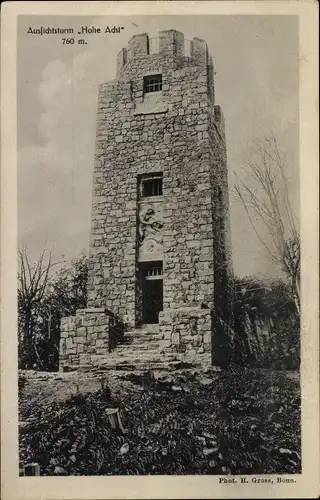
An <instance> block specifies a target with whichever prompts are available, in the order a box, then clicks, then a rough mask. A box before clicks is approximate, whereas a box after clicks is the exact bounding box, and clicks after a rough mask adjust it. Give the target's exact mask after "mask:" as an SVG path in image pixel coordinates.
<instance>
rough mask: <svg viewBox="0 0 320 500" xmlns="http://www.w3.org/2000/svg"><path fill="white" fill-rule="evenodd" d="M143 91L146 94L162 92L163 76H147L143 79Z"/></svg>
mask: <svg viewBox="0 0 320 500" xmlns="http://www.w3.org/2000/svg"><path fill="white" fill-rule="evenodd" d="M143 89H144V93H145V94H148V93H150V92H159V91H160V90H162V75H152V76H145V77H144V79H143Z"/></svg>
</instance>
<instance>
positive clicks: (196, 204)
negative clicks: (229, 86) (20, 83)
mask: <svg viewBox="0 0 320 500" xmlns="http://www.w3.org/2000/svg"><path fill="white" fill-rule="evenodd" d="M186 42H187V41H185V40H184V35H183V33H181V32H179V31H175V30H168V31H162V32H160V33H159V38H157V39H156V40H155V39H149V37H148V35H147V34H141V35H135V36H133V37H132V39H131V40H130V41H129V43H128V46H127V47H126V48H123V49H122V50H121V52H120V53H119V54H118V57H117V78H116V79H115V80H112V81H110V82H107V83H104V84H102V85H101V86H100V91H99V99H98V119H97V135H96V151H95V164H94V180H93V202H92V227H91V243H90V264H89V278H88V304H87V307H88V308H87V309H85V310H79V311H77V314H76V316H73V317H69V318H63V319H62V323H61V341H60V368H61V369H63V368H64V367H65V366H66V365H69V366H70V365H71V366H78V365H82V364H90V363H92V364H95V363H103V362H106V363H110V364H112V362H113V361H112V360H116V359H117V356H118V357H119V356H120V354H119V353H122V356H124V357H125V355H126V353H127V354H129V352H131V351H132V350H134V349H136V351H135V352H136V353H142V352H143V353H145V354H146V355H148V350H149V351H150V352H149V354H150V356H149V358H150V360H151V353H152V354H153V355H154V356H156V355H157V356H156V357H157V359H158V360H159V359H160V360H161V359H171V358H173V357H174V356H175V357H177V359H185V360H190V361H194V362H196V363H197V362H199V363H211V362H213V363H215V362H219V359H218V358H219V356H220V357H221V352H220V351H221V345H220V344H221V338H222V336H223V335H227V334H228V332H227V330H228V318H229V303H230V294H229V289H230V287H229V276H230V275H231V273H232V265H231V245H230V227H229V201H228V181H227V161H226V142H225V130H224V121H223V115H222V111H221V108H220V107H219V106H217V105H215V95H214V81H213V75H214V70H213V64H212V59H211V57H209V55H208V49H207V44H206V43H205V41H203V40H200V39H198V38H194V39H193V40H191V41H189V42H188V43H186ZM155 43H156V44H157V47H156V48H155ZM186 45H187V46H188V48H189V50H188V55H186V51H185V46H186ZM126 338H127V339H129V340H128V342H126ZM130 342H131V344H130ZM219 349H220V351H219ZM219 352H220V354H217V353H219ZM155 353H156V354H155ZM138 357H139V356H138ZM149 358H148V357H146V359H149ZM117 362H118V361H117Z"/></svg>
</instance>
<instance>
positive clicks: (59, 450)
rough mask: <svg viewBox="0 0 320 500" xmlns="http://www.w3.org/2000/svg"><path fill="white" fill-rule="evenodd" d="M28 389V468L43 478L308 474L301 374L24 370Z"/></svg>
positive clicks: (23, 421) (23, 424) (23, 390)
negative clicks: (111, 414)
mask: <svg viewBox="0 0 320 500" xmlns="http://www.w3.org/2000/svg"><path fill="white" fill-rule="evenodd" d="M19 387H20V401H19V410H20V432H19V439H20V462H21V465H23V464H25V463H27V462H38V463H39V464H40V467H41V474H42V475H61V474H63V475H110V474H228V473H232V474H241V473H242V474H259V473H278V474H280V473H298V472H299V471H300V466H301V463H300V462H301V460H300V386H299V376H298V374H297V373H294V372H293V373H292V372H291V373H288V372H287V373H286V372H271V371H267V370H248V369H244V368H241V369H240V368H237V369H233V370H228V371H220V370H218V369H214V368H208V369H205V370H203V369H199V368H198V369H192V368H183V367H182V366H180V368H179V367H178V366H177V367H175V369H174V370H172V371H164V370H161V371H157V370H154V371H145V370H144V371H137V370H136V371H134V370H132V371H130V370H128V371H124V370H117V371H112V370H108V371H102V370H99V369H96V370H95V371H92V370H90V371H82V372H81V371H77V372H69V373H44V372H42V373H41V372H32V371H28V372H26V371H24V372H22V371H21V372H20V373H19ZM111 408H114V409H118V410H119V415H120V416H121V425H120V427H119V428H116V429H113V428H112V425H111V424H110V419H109V418H108V416H107V410H108V409H109V410H110V409H111Z"/></svg>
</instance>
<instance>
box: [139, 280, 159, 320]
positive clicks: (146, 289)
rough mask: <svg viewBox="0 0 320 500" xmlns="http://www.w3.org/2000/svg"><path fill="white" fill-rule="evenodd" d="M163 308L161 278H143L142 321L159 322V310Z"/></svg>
mask: <svg viewBox="0 0 320 500" xmlns="http://www.w3.org/2000/svg"><path fill="white" fill-rule="evenodd" d="M162 310H163V281H162V279H156V280H145V281H144V284H143V322H144V323H145V324H155V323H159V312H160V311H162Z"/></svg>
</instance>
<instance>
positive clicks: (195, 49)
mask: <svg viewBox="0 0 320 500" xmlns="http://www.w3.org/2000/svg"><path fill="white" fill-rule="evenodd" d="M151 40H153V39H150V38H149V36H148V34H147V33H142V34H139V35H134V36H133V37H132V38H131V39H130V40H129V43H128V45H127V47H125V48H123V49H121V51H120V52H119V54H118V55H117V77H119V76H120V74H121V72H122V70H123V69H124V68H125V67H126V66H127V64H128V63H130V61H133V60H139V59H140V60H141V59H146V58H148V57H150V58H151V57H161V56H163V57H168V56H169V57H170V56H172V57H186V50H185V38H184V34H183V33H182V32H181V31H177V30H165V31H160V32H159V36H158V39H157V42H158V46H157V49H156V50H153V51H152V53H151V50H150V49H151ZM188 63H189V64H190V63H191V64H193V65H195V66H208V67H209V71H210V66H211V65H212V59H210V58H209V55H208V46H207V43H206V42H205V41H204V40H201V39H200V38H193V39H192V40H190V56H188Z"/></svg>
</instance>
